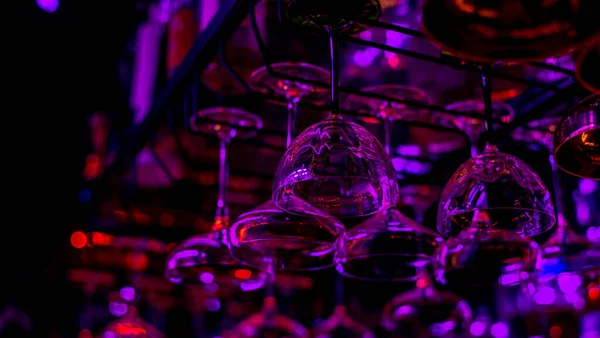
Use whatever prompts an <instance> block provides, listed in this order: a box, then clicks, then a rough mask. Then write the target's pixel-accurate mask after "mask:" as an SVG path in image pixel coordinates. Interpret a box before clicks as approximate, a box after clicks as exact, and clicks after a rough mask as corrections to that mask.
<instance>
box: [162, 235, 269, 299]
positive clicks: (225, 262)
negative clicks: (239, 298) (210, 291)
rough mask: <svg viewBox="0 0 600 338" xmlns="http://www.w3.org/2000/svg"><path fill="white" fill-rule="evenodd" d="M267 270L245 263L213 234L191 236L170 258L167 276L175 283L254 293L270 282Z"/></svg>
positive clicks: (176, 248)
mask: <svg viewBox="0 0 600 338" xmlns="http://www.w3.org/2000/svg"><path fill="white" fill-rule="evenodd" d="M265 271H266V269H262V268H261V269H259V268H256V267H252V266H249V265H246V264H241V263H239V262H238V261H236V260H235V259H233V258H232V257H231V254H230V252H229V249H228V248H227V247H226V246H224V245H223V244H222V243H221V242H220V241H219V240H216V239H214V238H213V234H210V233H209V234H205V235H197V236H193V237H190V238H188V239H186V240H184V241H183V242H181V243H180V244H179V245H178V246H176V247H175V248H174V249H173V250H172V251H171V252H170V253H169V257H168V258H167V266H166V269H165V276H166V277H167V279H168V280H169V281H171V282H173V283H177V284H179V283H185V284H200V285H205V286H209V285H217V286H219V287H226V288H236V289H241V290H242V291H252V290H256V289H259V288H262V287H263V286H264V285H265V283H266V282H267V273H266V272H265Z"/></svg>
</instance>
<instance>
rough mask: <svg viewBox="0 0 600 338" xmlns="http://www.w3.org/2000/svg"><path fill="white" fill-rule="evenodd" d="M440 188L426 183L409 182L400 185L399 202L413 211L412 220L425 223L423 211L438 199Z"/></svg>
mask: <svg viewBox="0 0 600 338" xmlns="http://www.w3.org/2000/svg"><path fill="white" fill-rule="evenodd" d="M440 194H441V188H440V187H437V186H433V185H426V184H409V185H405V186H402V187H400V202H401V203H402V205H403V206H407V207H410V208H411V209H412V210H413V212H414V215H415V216H414V220H415V221H417V223H419V224H425V213H426V212H427V210H429V209H430V208H431V206H432V205H433V203H434V202H436V201H438V200H439V198H440Z"/></svg>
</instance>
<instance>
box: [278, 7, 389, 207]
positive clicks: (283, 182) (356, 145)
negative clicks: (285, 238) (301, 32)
mask: <svg viewBox="0 0 600 338" xmlns="http://www.w3.org/2000/svg"><path fill="white" fill-rule="evenodd" d="M286 5H287V7H286V13H285V15H287V16H288V17H289V18H290V20H291V21H293V22H298V23H300V24H304V25H309V26H313V27H318V28H319V29H320V30H325V31H326V32H327V33H328V35H329V42H330V51H331V74H330V75H331V112H330V114H329V117H328V118H327V119H326V120H324V121H322V122H319V123H317V124H315V125H312V126H311V127H309V128H307V129H306V130H304V131H303V132H302V133H301V134H300V135H298V137H297V138H296V139H295V140H294V141H293V142H292V144H291V145H290V147H289V148H288V149H287V151H286V152H285V154H284V155H283V157H282V158H281V160H280V162H279V165H278V167H277V171H276V174H275V180H274V183H273V200H274V201H275V202H276V203H277V205H278V206H279V207H281V208H282V209H284V210H287V211H290V212H293V210H291V209H290V208H291V207H292V204H293V200H294V199H293V198H292V197H297V198H300V199H302V200H304V201H306V202H308V203H309V204H311V205H313V206H314V207H316V208H318V209H321V210H322V211H324V212H325V213H327V214H329V215H332V216H335V217H354V216H366V215H371V214H374V213H376V212H379V211H380V210H383V209H385V208H387V207H389V206H392V205H395V204H396V202H397V201H398V186H397V182H396V173H395V171H394V168H393V166H392V163H391V161H390V159H389V156H387V154H386V153H385V151H384V149H383V147H382V146H381V144H380V143H379V141H378V140H377V138H376V137H375V136H373V135H372V134H371V133H369V132H368V131H367V130H366V129H364V128H363V127H361V126H359V125H358V124H355V123H352V122H347V121H344V120H343V119H342V115H341V113H340V107H339V83H338V82H339V71H338V68H339V62H338V40H339V39H338V36H339V34H341V33H353V32H358V31H360V30H362V29H364V27H363V26H361V25H358V24H356V23H355V22H353V21H351V20H347V19H336V18H344V17H346V18H352V17H362V18H372V17H374V18H375V19H377V18H378V17H379V15H380V12H381V6H380V4H379V2H377V1H374V0H364V1H352V2H350V3H348V4H347V5H346V3H342V2H339V1H325V2H318V3H315V2H311V1H286ZM336 5H337V6H336ZM282 7H283V6H282Z"/></svg>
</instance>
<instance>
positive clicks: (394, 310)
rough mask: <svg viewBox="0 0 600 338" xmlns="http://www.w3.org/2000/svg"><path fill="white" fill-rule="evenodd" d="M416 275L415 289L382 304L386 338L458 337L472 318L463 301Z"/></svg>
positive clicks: (382, 319)
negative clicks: (388, 337) (387, 337)
mask: <svg viewBox="0 0 600 338" xmlns="http://www.w3.org/2000/svg"><path fill="white" fill-rule="evenodd" d="M419 275H420V277H419V279H418V280H417V283H416V287H415V288H413V289H411V290H409V291H406V292H403V293H400V294H398V295H396V296H394V297H393V298H392V299H391V300H390V301H389V302H387V303H386V304H385V306H384V307H383V312H382V317H381V326H382V327H383V328H384V329H385V330H386V331H387V332H388V333H389V334H390V337H461V334H464V333H466V329H467V328H468V327H469V325H470V323H471V320H472V316H473V315H472V311H471V308H470V306H469V304H468V303H467V301H465V300H464V299H462V298H460V297H459V296H457V295H455V294H453V293H451V292H449V291H445V290H439V289H437V288H436V287H435V286H434V285H433V282H432V281H431V280H430V278H429V277H428V276H427V275H426V274H423V273H420V274H419Z"/></svg>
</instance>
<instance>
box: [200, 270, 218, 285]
mask: <svg viewBox="0 0 600 338" xmlns="http://www.w3.org/2000/svg"><path fill="white" fill-rule="evenodd" d="M214 280H215V276H214V275H213V274H212V273H210V272H207V271H205V272H202V273H201V274H200V281H201V282H202V283H204V284H211V283H212V282H213V281H214Z"/></svg>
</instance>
